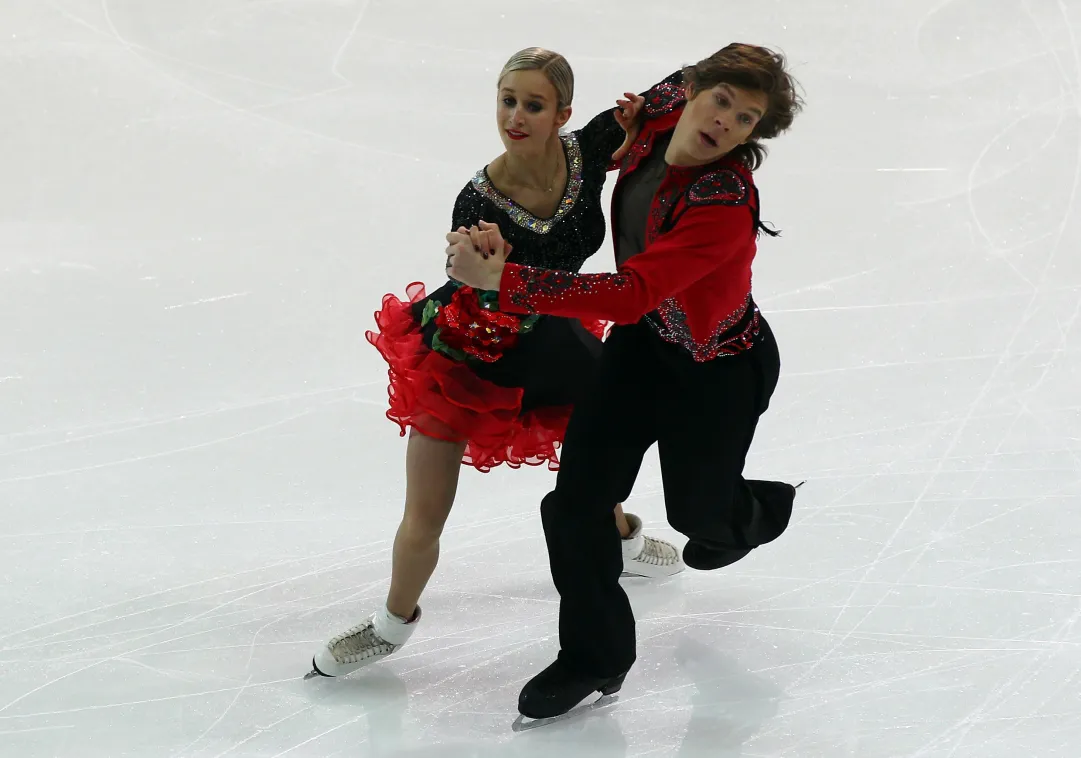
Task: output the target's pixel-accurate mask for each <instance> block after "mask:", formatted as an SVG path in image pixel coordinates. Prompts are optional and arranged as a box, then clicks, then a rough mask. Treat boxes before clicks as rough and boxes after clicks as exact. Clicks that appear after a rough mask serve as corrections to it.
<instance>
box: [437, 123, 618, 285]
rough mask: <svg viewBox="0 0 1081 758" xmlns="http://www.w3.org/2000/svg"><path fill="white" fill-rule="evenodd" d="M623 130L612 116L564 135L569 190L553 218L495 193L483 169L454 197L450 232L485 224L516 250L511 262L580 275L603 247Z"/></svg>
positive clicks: (497, 191)
mask: <svg viewBox="0 0 1081 758" xmlns="http://www.w3.org/2000/svg"><path fill="white" fill-rule="evenodd" d="M624 136H625V135H624V132H623V129H622V128H620V126H619V124H618V123H617V122H616V120H615V117H614V116H613V114H612V112H611V111H605V112H604V113H602V114H600V115H598V116H596V117H595V118H593V119H592V120H591V121H590V122H589V123H588V124H586V125H585V126H584V127H583V128H581V129H579V130H578V131H575V132H572V133H570V134H566V135H563V136H562V137H561V139H562V140H563V149H564V152H565V153H566V157H567V189H566V192H565V193H564V195H563V200H562V202H561V203H560V205H559V210H557V211H556V214H555V215H554V216H552V217H551V218H538V217H537V216H534V215H533V214H532V213H530V212H529V211H527V210H526V209H525V208H522V207H521V206H520V205H518V204H517V203H515V202H514V201H513V200H511V199H510V198H508V197H507V196H505V195H504V194H503V193H501V192H500V191H499V190H497V189H496V188H495V187H494V186H493V185H492V183H491V180H490V179H489V178H488V174H487V172H486V171H485V170H484V169H481V170H480V171H478V172H477V173H476V175H475V176H474V177H473V179H472V180H471V181H470V182H469V184H467V185H466V186H465V187H464V188H463V189H462V191H461V192H460V193H459V194H458V199H457V201H456V202H455V203H454V214H453V218H452V221H451V229H457V228H458V227H459V226H465V227H467V228H468V227H470V226H472V225H474V224H476V223H477V222H478V221H481V220H484V221H489V222H491V223H494V224H498V225H499V229H500V231H501V232H502V233H503V237H504V239H506V240H507V241H508V242H510V243H511V244H512V245H513V246H514V251H513V252H512V253H511V256H510V258H509V260H510V261H511V262H512V263H520V264H522V265H525V266H536V267H539V268H548V269H560V270H564V271H572V272H578V271H579V270H581V268H582V265H583V264H584V263H585V261H586V259H587V258H589V257H590V256H591V255H593V254H594V253H595V252H597V250H599V249H600V247H601V245H602V244H603V243H604V235H605V229H606V222H605V218H604V209H603V207H602V205H601V192H602V191H603V189H604V180H605V176H606V174H607V170H608V166H609V163H610V162H611V155H612V153H614V152H615V151H616V149H617V148H618V147H619V146H620V145H621V144H623V139H624Z"/></svg>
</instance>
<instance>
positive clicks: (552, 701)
mask: <svg viewBox="0 0 1081 758" xmlns="http://www.w3.org/2000/svg"><path fill="white" fill-rule="evenodd" d="M626 678H627V672H623V673H622V674H620V675H619V676H612V677H593V676H582V675H581V674H577V673H575V672H574V671H571V670H570V669H569V668H567V667H566V665H565V664H563V663H562V662H561V661H559V660H556V662H555V663H553V664H552V665H551V666H549V667H548V668H546V669H545V670H544V671H542V672H540V673H539V674H537V675H536V676H535V677H533V678H532V679H530V680H529V681H528V682H527V683H526V685H525V687H523V688H522V692H521V694H520V695H519V696H518V712H519V713H521V714H522V715H523V716H526V717H528V718H531V719H550V718H555V717H556V716H562V715H563V714H564V713H566V712H567V711H569V710H571V709H572V708H574V706H576V705H578V704H579V703H580V702H582V701H583V700H585V699H586V698H587V697H589V695H590V694H591V693H593V692H599V693H601V695H602V696H604V695H614V694H615V693H617V692H619V690H620V688H621V687H622V686H623V680H624V679H626Z"/></svg>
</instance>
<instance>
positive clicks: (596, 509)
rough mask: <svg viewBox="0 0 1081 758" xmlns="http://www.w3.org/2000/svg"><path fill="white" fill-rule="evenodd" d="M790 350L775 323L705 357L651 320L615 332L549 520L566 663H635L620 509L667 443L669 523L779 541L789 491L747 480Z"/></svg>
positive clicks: (574, 425)
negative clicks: (757, 435) (780, 346)
mask: <svg viewBox="0 0 1081 758" xmlns="http://www.w3.org/2000/svg"><path fill="white" fill-rule="evenodd" d="M779 373H780V355H779V353H778V350H777V344H776V342H775V341H774V338H773V333H772V332H771V330H770V328H769V325H768V324H767V323H766V322H765V320H764V319H763V320H762V327H761V331H760V333H759V335H758V337H757V338H756V339H755V344H754V347H752V348H751V349H750V350H748V351H746V352H743V353H740V354H738V355H734V356H726V357H722V358H718V359H715V360H712V361H708V362H706V363H696V362H695V361H694V360H693V359H692V358H691V356H690V355H689V353H687V352H686V351H685V350H683V349H682V348H679V347H677V346H675V345H671V344H669V343H667V342H664V341H663V340H661V339H660V338H659V337H658V336H657V335H656V334H655V333H654V332H653V330H652V329H651V328H650V327H649V326H648V325H647V324H644V323H641V322H640V323H638V324H634V325H631V326H621V327H616V328H615V329H613V330H612V333H611V334H610V336H609V337H608V340H607V342H606V343H605V345H604V350H603V352H602V355H601V361H600V366H599V368H598V371H597V374H596V377H595V384H594V385H593V387H592V389H591V390H590V392H589V393H588V394H587V396H586V398H585V399H584V400H583V401H581V402H580V403H579V405H578V406H576V408H575V410H574V415H573V416H572V417H571V421H570V425H569V426H568V429H567V436H566V439H565V442H564V445H563V449H562V452H561V454H560V468H559V474H558V477H557V479H556V487H555V490H553V491H552V492H551V493H549V494H548V495H547V496H546V497H545V498H544V501H543V503H542V504H541V517H542V521H543V524H544V534H545V539H546V541H547V544H548V555H549V560H550V562H551V569H552V577H553V579H554V580H555V586H556V589H557V590H558V592H559V594H560V598H561V602H560V606H559V640H560V648H561V649H560V659H561V660H562V661H563V662H564V663H566V664H567V665H568V666H569V667H570V668H572V669H574V670H576V671H578V672H580V673H582V674H587V675H592V676H598V677H607V676H616V675H618V674H621V673H623V672H625V671H626V670H627V669H629V668H630V667H631V665H632V664H633V663H634V660H635V624H634V615H633V613H632V611H631V606H630V601H629V600H628V598H627V595H626V593H625V592H624V591H623V588H622V587H620V584H619V578H620V574H621V572H622V568H623V558H622V550H621V547H620V538H619V531H618V529H617V528H616V524H615V517H614V515H613V509H614V508H615V506H616V503H620V502H623V501H625V500H626V499H627V497H628V496H629V495H630V494H631V488H632V487H633V486H634V481H635V478H636V477H637V476H638V470H639V468H640V466H641V463H642V458H643V456H644V454H645V452H646V451H647V450H648V449H649V448H650V447H651V446H652V445H653V443H655V442H656V443H657V445H658V453H659V456H660V463H661V478H662V482H663V485H664V500H665V507H666V509H667V513H668V522H669V523H670V524H671V525H672V527H673V528H674V529H676V530H677V531H679V532H681V533H683V534H684V535H686V536H687V537H688V538H690V539H691V540H695V541H699V542H703V543H705V544H707V545H709V546H711V547H715V548H719V549H732V550H740V549H743V550H746V549H749V548H754V547H756V546H758V545H761V544H764V543H766V542H769V541H770V540H773V539H776V537H778V536H779V535H780V534H781V532H783V531H784V530H785V529H786V528H787V526H788V521H789V519H790V517H791V515H792V496H791V491H790V490H789V489H788V488H787V487H784V486H778V483H776V482H772V483H771V482H753V481H751V482H749V481H746V480H744V478H743V467H744V462H745V460H746V457H747V451H748V449H749V448H750V445H751V439H752V438H753V436H754V431H755V427H756V426H757V424H758V418H759V416H761V415H762V413H764V412H765V410H766V409H767V408H768V407H769V401H770V398H771V396H772V395H773V391H774V389H775V388H776V386H777V379H778V375H779Z"/></svg>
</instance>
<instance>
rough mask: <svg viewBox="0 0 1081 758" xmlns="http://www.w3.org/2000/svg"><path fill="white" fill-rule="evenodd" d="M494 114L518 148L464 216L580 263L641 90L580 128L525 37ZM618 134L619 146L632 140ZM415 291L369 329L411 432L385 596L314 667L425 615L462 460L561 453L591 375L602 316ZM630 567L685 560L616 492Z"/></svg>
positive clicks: (347, 665) (557, 66)
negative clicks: (645, 529) (510, 307)
mask: <svg viewBox="0 0 1081 758" xmlns="http://www.w3.org/2000/svg"><path fill="white" fill-rule="evenodd" d="M497 87H498V105H497V109H496V122H497V125H498V127H499V132H500V139H501V140H502V141H503V145H504V147H505V148H506V151H505V152H504V153H503V154H502V155H500V156H499V157H498V158H496V159H495V160H494V161H492V162H491V163H490V164H489V165H488V166H486V167H485V168H483V169H481V170H480V171H478V172H477V174H476V175H475V176H474V177H473V179H472V180H471V181H470V182H469V183H468V184H466V186H465V188H464V189H463V190H462V191H461V192H460V193H459V195H458V199H457V201H456V202H455V203H454V212H453V215H452V226H451V228H452V229H456V228H459V227H462V226H471V225H475V224H477V223H478V222H479V221H480V220H481V219H497V220H498V221H499V223H500V224H502V225H503V227H504V228H505V229H506V230H507V238H508V240H509V241H510V242H511V243H513V244H514V245H516V246H521V248H522V250H523V252H522V254H521V255H515V256H514V259H515V260H520V261H521V262H522V263H523V264H526V265H529V266H533V267H537V268H544V269H558V270H561V271H564V272H568V273H573V272H576V271H578V270H579V269H581V267H582V264H583V263H584V262H585V260H586V259H587V258H589V257H590V256H591V255H593V253H595V252H596V251H597V249H598V248H600V246H601V243H602V242H603V241H604V234H605V220H604V212H603V210H602V208H601V191H602V189H603V186H604V181H605V177H606V173H607V171H608V170H609V169H611V168H615V167H616V166H617V165H618V164H617V163H616V162H615V160H614V159H615V158H616V157H617V156H618V155H620V154H622V153H625V152H626V150H627V149H629V147H630V138H629V136H628V132H626V131H625V129H624V127H625V126H626V127H630V128H632V129H633V123H634V114H635V107H636V105H637V106H639V107H640V105H641V98H640V97H637V96H634V95H629V97H630V98H631V99H629V100H626V101H617V102H618V103H620V104H622V105H624V106H625V107H626V108H627V109H629V110H628V111H627V113H626V115H623V114H617V113H616V111H615V109H613V110H608V111H605V112H604V113H602V114H600V115H598V116H597V117H595V118H594V119H593V120H592V121H590V122H589V123H588V124H586V126H585V127H583V128H582V129H580V130H578V131H575V132H572V133H570V134H566V135H562V136H561V135H560V128H561V127H562V126H564V125H565V124H566V123H567V121H568V119H569V118H570V116H571V99H572V97H573V95H574V75H573V73H572V71H571V68H570V65H569V64H568V63H567V61H566V60H565V59H564V58H563V56H561V55H559V54H558V53H554V52H551V51H548V50H543V49H539V48H529V49H526V50H522V51H521V52H519V53H516V54H515V55H514V56H512V57H511V59H510V60H509V61H508V62H507V64H506V66H504V68H503V71H502V72H501V73H500V75H499V79H498V84H497ZM621 143H622V146H621ZM407 292H408V295H409V301H408V302H402V301H400V300H399V299H398V298H396V297H394V296H393V295H387V296H386V297H384V299H383V308H382V310H381V311H379V312H378V313H376V315H375V316H376V322H377V324H378V327H379V331H378V332H374V333H373V332H368V333H367V337H368V340H369V341H370V342H371V343H372V344H373V345H374V346H375V347H376V348H377V349H378V350H379V352H380V353H381V354H382V355H383V357H384V358H385V359H386V361H387V363H388V365H389V375H390V410H389V411H388V412H387V417H388V418H390V419H391V420H392V421H394V422H395V423H397V424H398V425H399V426H400V427H401V430H402V434H403V435H404V434H405V433H406V428H407V427H410V428H411V431H410V434H409V441H408V447H407V450H406V496H405V513H404V515H403V517H402V522H401V525H400V526H399V527H398V532H397V535H396V537H395V540H394V554H393V568H392V574H391V582H390V591H389V594H388V595H387V600H386V603H385V604H384V605H383V606H382V607H381V608H379V609H378V610H376V611H375V612H374V613H373V614H372V615H371V616H369V617H368V619H367V620H365V621H364V622H362V623H361V624H359V625H357V626H355V627H353V628H351V629H348V630H346V631H345V632H343V633H342V634H339V635H338V636H336V637H334V638H332V639H331V640H330V641H329V642H328V643H327V644H326V645H324V646H322V647H321V648H320V649H319V650H318V652H317V653H316V654H315V656H314V659H313V662H312V664H313V671H312V672H311V674H309V676H313V675H320V674H321V675H323V676H342V675H344V674H348V673H350V672H351V671H354V670H356V669H358V668H360V667H362V666H365V665H367V664H370V663H373V662H375V661H376V660H379V659H381V658H383V657H385V656H387V655H390V654H391V653H393V652H394V651H395V650H397V649H398V648H399V647H401V646H402V645H403V644H405V643H406V641H407V640H408V639H409V638H410V636H411V635H412V634H413V632H414V630H415V629H416V627H417V622H418V621H419V620H420V617H421V610H420V607H419V605H418V602H419V600H420V595H421V593H422V592H423V590H424V587H425V585H427V583H428V580H429V579H430V578H431V575H432V573H433V571H434V570H435V567H436V562H437V561H438V558H439V538H440V535H441V534H442V531H443V526H444V524H445V522H446V520H447V517H448V515H449V514H450V510H451V506H452V504H453V502H454V496H455V490H456V488H457V486H458V475H459V471H460V469H461V466H462V465H463V464H469V465H472V466H474V467H475V468H476V469H478V470H479V471H482V472H486V471H489V470H491V469H492V467H494V466H498V465H499V464H501V463H506V464H508V465H510V466H512V467H514V468H517V467H519V466H521V465H522V464H527V465H539V464H543V463H548V465H549V467H550V468H553V469H554V468H556V467H557V458H556V448H557V446H558V445H559V444H560V443H561V442H562V439H563V435H564V433H565V431H566V426H567V421H568V420H569V418H570V409H571V406H572V405H573V403H574V402H576V401H577V400H578V398H579V396H580V394H581V391H582V390H583V389H584V388H585V387H586V386H588V383H589V379H590V377H591V376H592V374H593V373H594V371H595V370H596V366H597V360H598V358H599V355H600V348H601V344H602V343H601V341H600V336H601V333H602V331H601V330H602V328H603V325H602V324H601V323H600V322H593V323H591V327H592V330H593V333H590V331H587V329H586V328H585V327H583V325H582V324H581V323H580V322H579V321H578V320H576V319H568V318H559V317H546V316H545V317H542V316H527V317H521V316H513V315H511V314H507V313H502V312H501V311H500V310H499V309H498V307H497V303H496V301H497V294H496V293H494V292H488V293H486V292H480V291H476V290H474V289H472V288H469V287H463V286H462V284H461V283H460V282H456V281H453V280H452V281H448V282H447V283H446V284H444V285H443V286H442V287H440V288H439V289H437V290H436V291H435V292H433V293H432V294H431V295H426V294H425V292H424V286H423V285H422V284H420V283H414V284H411V285H410V286H409V287H408V288H407ZM611 510H612V512H613V516H614V518H615V521H616V523H617V525H618V528H619V532H620V535H621V536H622V538H623V541H622V549H621V550H622V552H621V555H623V556H624V557H625V562H626V573H627V574H629V575H634V576H646V577H657V576H669V575H672V574H675V573H678V572H679V571H682V570H683V569H684V568H685V567H684V565H683V563H682V560H681V559H680V554H679V551H678V550H677V549H676V547H675V546H674V545H671V544H669V543H667V542H663V541H661V540H655V539H652V538H650V537H646V536H645V535H643V534H642V524H641V520H640V519H638V518H637V517H635V516H634V515H632V514H624V513H623V510H622V508H621V507H620V506H618V505H617V504H615V503H613V504H612V508H611Z"/></svg>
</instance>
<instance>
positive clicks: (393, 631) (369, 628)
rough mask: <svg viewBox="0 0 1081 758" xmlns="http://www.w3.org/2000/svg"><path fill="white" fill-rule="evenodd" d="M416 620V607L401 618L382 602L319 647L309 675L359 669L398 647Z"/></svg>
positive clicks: (339, 674)
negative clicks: (410, 616) (406, 617)
mask: <svg viewBox="0 0 1081 758" xmlns="http://www.w3.org/2000/svg"><path fill="white" fill-rule="evenodd" d="M418 621H420V606H417V611H416V613H415V614H414V615H413V620H412V621H405V620H404V619H403V618H401V617H400V616H395V615H394V614H393V613H391V612H390V611H388V610H387V607H386V605H384V606H383V607H382V608H380V609H379V610H378V611H376V612H375V613H373V614H372V615H371V616H369V617H368V618H367V620H365V621H364V623H362V624H358V625H357V626H354V627H353V628H352V629H348V630H346V631H344V632H342V633H341V634H339V635H338V636H337V637H332V638H331V640H330V641H329V642H328V643H327V644H326V645H325V646H324V647H321V648H320V649H319V651H318V652H317V653H316V654H315V657H314V658H312V670H311V673H309V674H308V675H307V676H305V677H304V678H305V679H311V678H312V677H313V676H327V677H333V676H345V675H346V674H351V673H352V672H354V671H356V670H357V669H359V668H363V667H364V666H367V665H368V664H369V663H375V662H376V661H380V660H382V659H384V658H386V657H387V656H388V655H390V654H391V653H393V652H394V651H395V650H397V649H398V648H400V647H401V646H402V645H404V644H405V643H406V642H408V641H409V638H410V637H412V636H413V632H414V631H416V628H417V622H418Z"/></svg>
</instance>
